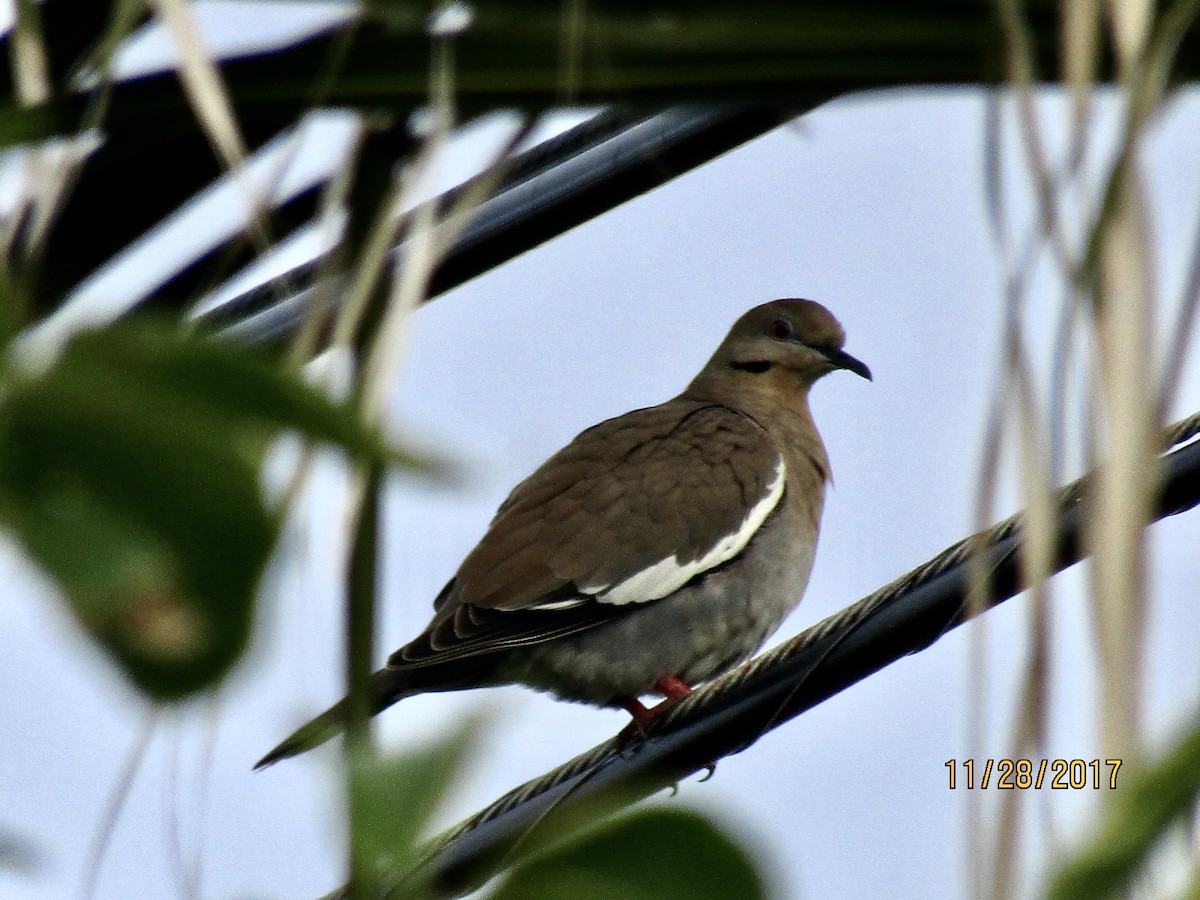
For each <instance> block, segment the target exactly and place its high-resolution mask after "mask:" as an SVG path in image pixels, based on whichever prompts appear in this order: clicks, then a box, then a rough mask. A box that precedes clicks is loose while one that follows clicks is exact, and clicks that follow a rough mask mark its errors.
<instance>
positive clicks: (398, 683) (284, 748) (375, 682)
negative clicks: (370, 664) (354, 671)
mask: <svg viewBox="0 0 1200 900" xmlns="http://www.w3.org/2000/svg"><path fill="white" fill-rule="evenodd" d="M408 681H409V679H408V678H407V677H406V676H405V674H404V673H402V672H400V671H398V670H396V669H380V670H379V671H378V672H375V673H374V674H373V675H372V676H371V685H370V690H371V715H375V714H376V713H378V712H381V711H382V710H385V709H387V708H388V707H389V706H391V705H392V704H393V703H395V702H396V701H398V700H403V699H404V698H405V697H409V696H411V695H413V694H416V693H420V688H415V689H414V688H413V686H412V685H410V684H408ZM346 710H347V704H346V700H345V698H343V699H341V700H339V701H338V702H337V703H335V704H333V706H331V707H329V709H327V710H325V712H323V713H321V714H320V715H319V716H317V717H316V718H315V719H313V720H312V721H310V722H308V723H307V724H305V725H301V726H300V727H299V728H297V729H296V730H295V731H293V732H292V733H291V735H289V736H288V737H287V738H285V739H284V740H283V741H282V742H280V744H279V745H278V746H277V747H276V748H275V749H274V750H272V751H271V752H270V753H268V754H267V755H266V756H264V757H263V758H262V759H260V760H259V761H258V762H257V763H255V764H254V768H255V770H256V771H257V770H258V769H265V768H266V767H267V766H271V765H274V764H275V763H277V762H279V761H280V760H281V759H288V758H289V757H292V756H297V755H299V754H301V753H304V752H305V751H308V750H312V749H313V748H315V747H319V746H320V745H321V744H324V743H325V742H326V741H328V740H330V739H331V738H335V737H337V736H338V735H339V734H341V733H342V732H343V731H344V730H345V728H346V714H347V713H346Z"/></svg>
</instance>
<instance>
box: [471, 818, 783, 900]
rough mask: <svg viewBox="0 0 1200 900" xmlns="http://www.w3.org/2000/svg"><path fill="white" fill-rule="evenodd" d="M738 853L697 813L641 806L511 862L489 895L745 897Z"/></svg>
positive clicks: (751, 872) (753, 875) (749, 883)
mask: <svg viewBox="0 0 1200 900" xmlns="http://www.w3.org/2000/svg"><path fill="white" fill-rule="evenodd" d="M765 896H766V894H765V889H764V887H763V883H762V879H761V878H760V877H759V875H758V872H757V871H756V870H755V868H754V865H753V863H752V862H751V861H750V858H749V856H748V855H747V854H746V852H745V851H744V850H743V849H742V848H741V847H739V846H738V845H737V844H736V843H735V842H734V841H732V840H731V839H730V838H729V837H728V836H726V835H725V834H724V833H722V832H721V831H720V830H719V829H718V828H717V827H716V826H715V825H714V824H713V823H712V822H710V821H709V820H708V819H706V818H704V817H703V816H701V815H699V814H697V813H694V812H690V811H686V810H679V809H649V810H643V811H640V812H635V813H632V814H630V815H627V816H622V817H620V818H618V819H615V820H612V821H609V822H606V823H604V824H603V825H600V826H598V827H597V828H595V829H594V830H591V831H589V832H585V833H584V834H582V835H580V836H578V837H576V838H574V839H572V840H571V841H569V842H568V843H566V844H564V845H562V846H560V847H558V848H556V849H551V850H548V851H546V852H545V853H542V854H539V855H537V856H535V857H534V858H532V859H531V860H529V861H528V862H524V863H522V864H520V865H518V866H517V867H516V868H515V869H514V870H513V871H512V872H511V873H510V874H509V875H508V876H507V877H506V878H505V879H504V881H503V882H502V883H501V884H500V887H499V888H498V889H497V890H496V892H495V893H494V894H492V895H491V900H559V898H562V897H571V898H572V900H753V898H762V897H765Z"/></svg>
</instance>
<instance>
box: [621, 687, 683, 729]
mask: <svg viewBox="0 0 1200 900" xmlns="http://www.w3.org/2000/svg"><path fill="white" fill-rule="evenodd" d="M654 689H655V690H657V691H658V692H659V693H660V694H662V695H663V696H664V697H666V699H665V700H663V701H662V703H656V704H655V705H654V706H652V707H650V708H649V709H647V708H646V707H645V705H643V703H642V701H640V700H638V699H637V698H636V697H626V698H625V699H624V700H622V701H621V706H622V707H624V708H625V710H626V712H628V713H629V715H631V716H633V721H632V722H630V723H629V724H628V725H626V726H625V727H624V728H623V729H621V733H620V735H618V737H619V738H620V739H621V740H628V739H629V738H631V737H633V736H634V735H635V734H641V735H642V736H643V737H644V736H645V734H646V729H647V728H649V727H650V723H651V722H653V721H654V720H655V719H657V718H658V717H659V716H660V715H662V714H663V713H664V712H666V710H667V708H668V707H670V706H671V705H672V704H674V703H675V702H676V701H677V700H679V699H680V698H682V697H686V696H687V695H688V694H690V693H691V692H692V689H691V687H689V686H688V685H687V684H686V683H684V682H683V681H682V680H681V679H679V678H676V677H675V676H674V675H664V676H663V677H662V678H660V679H658V681H656V682H654Z"/></svg>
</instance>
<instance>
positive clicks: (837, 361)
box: [821, 347, 873, 381]
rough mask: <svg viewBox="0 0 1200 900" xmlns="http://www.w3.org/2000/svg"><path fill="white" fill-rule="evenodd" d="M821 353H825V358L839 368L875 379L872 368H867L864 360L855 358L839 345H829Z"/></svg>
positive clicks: (868, 378) (868, 379) (869, 379)
mask: <svg viewBox="0 0 1200 900" xmlns="http://www.w3.org/2000/svg"><path fill="white" fill-rule="evenodd" d="M821 353H822V354H824V356H825V358H826V359H827V360H829V361H830V362H831V363H832V364H833V365H834V366H835V367H837V368H839V369H845V370H846V371H848V372H853V373H854V374H855V375H861V376H862V377H863V378H865V379H867V381H871V380H873V379H872V378H871V370H870V369H868V368H867V364H866V363H865V362H863V361H862V360H858V359H855V358H854V357H853V356H851V355H850V354H849V353H847V352H846V351H845V350H841V349H839V348H837V347H828V348H822V350H821Z"/></svg>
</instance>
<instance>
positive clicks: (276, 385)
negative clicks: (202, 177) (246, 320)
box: [64, 324, 442, 475]
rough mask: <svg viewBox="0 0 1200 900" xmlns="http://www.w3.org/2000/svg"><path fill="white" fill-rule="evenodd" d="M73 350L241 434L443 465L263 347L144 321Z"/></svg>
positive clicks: (133, 385) (416, 464)
mask: <svg viewBox="0 0 1200 900" xmlns="http://www.w3.org/2000/svg"><path fill="white" fill-rule="evenodd" d="M71 354H72V358H86V359H87V360H88V362H87V363H86V365H94V366H97V367H99V368H101V369H103V370H104V371H105V372H106V373H108V374H109V377H112V378H120V379H123V380H125V382H126V384H127V386H128V388H129V389H130V390H148V391H153V392H156V393H159V394H161V395H162V396H163V397H167V398H170V402H173V403H178V404H181V405H186V406H192V407H194V408H195V411H196V414H197V415H199V416H202V417H205V418H207V419H209V420H210V421H213V422H216V421H217V420H220V419H224V420H226V421H227V422H228V424H229V426H231V427H233V428H235V429H240V430H241V432H242V433H243V434H246V433H253V430H254V429H259V430H260V431H261V433H262V434H264V435H266V434H268V433H273V432H274V431H276V430H277V429H280V428H286V429H293V430H295V431H298V432H300V433H301V434H303V435H305V436H306V437H308V438H310V439H311V440H313V441H317V442H324V443H328V444H332V445H334V446H337V447H339V448H341V449H342V450H345V451H346V452H348V453H350V454H351V455H352V456H355V457H357V458H359V459H361V460H363V461H366V462H371V463H378V464H380V465H384V466H396V467H399V468H404V469H415V470H419V471H422V472H424V473H426V474H434V475H436V474H438V473H439V472H441V471H442V467H441V466H439V464H438V463H436V462H435V461H433V460H430V459H428V458H426V457H423V456H421V455H420V454H419V453H417V452H415V451H405V450H403V449H400V448H397V447H394V446H389V445H387V444H385V443H384V442H383V441H382V440H381V439H380V437H379V435H378V434H377V432H375V431H374V430H373V429H371V428H367V427H366V426H365V425H363V424H362V422H361V420H360V419H359V417H358V416H357V415H356V414H355V412H354V410H353V408H352V407H351V406H350V405H348V404H344V403H337V402H334V401H333V400H331V399H329V397H328V396H327V395H326V394H325V393H323V392H322V391H320V390H318V389H317V388H315V387H313V386H312V385H310V384H309V383H308V382H307V381H305V380H304V379H303V378H302V377H301V375H300V373H299V372H298V371H296V370H295V369H294V368H291V367H288V366H286V365H284V364H283V363H281V362H280V361H279V360H278V359H277V358H276V357H274V356H272V355H270V354H268V353H267V352H265V351H263V350H262V349H260V348H255V347H247V346H245V345H242V344H236V343H233V342H232V341H224V340H220V339H215V338H209V337H204V336H198V335H188V334H184V333H181V332H180V331H179V330H178V329H176V328H172V327H170V326H169V325H164V326H161V327H156V326H147V325H144V324H143V325H138V326H121V327H117V328H110V329H106V330H104V331H96V332H91V333H89V334H84V335H81V336H80V337H79V338H77V339H76V340H75V342H74V343H73V345H72V349H71ZM69 362H70V360H64V363H66V364H69Z"/></svg>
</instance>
